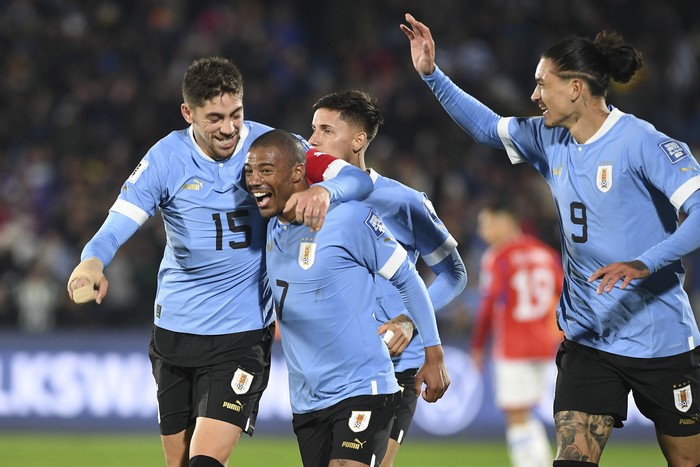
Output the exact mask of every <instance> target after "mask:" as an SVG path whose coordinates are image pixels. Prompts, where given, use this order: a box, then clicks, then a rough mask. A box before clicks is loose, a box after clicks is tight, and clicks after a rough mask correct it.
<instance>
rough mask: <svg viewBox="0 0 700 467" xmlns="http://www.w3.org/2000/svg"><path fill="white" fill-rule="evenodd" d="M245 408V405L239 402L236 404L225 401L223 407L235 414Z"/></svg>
mask: <svg viewBox="0 0 700 467" xmlns="http://www.w3.org/2000/svg"><path fill="white" fill-rule="evenodd" d="M244 406H245V404H244V403H243V402H241V401H239V400H237V401H236V402H234V403H231V402H226V401H224V405H223V407H224V408H225V409H230V410H233V411H234V412H240V411H241V410H243V407H244Z"/></svg>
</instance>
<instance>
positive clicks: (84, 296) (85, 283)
mask: <svg viewBox="0 0 700 467" xmlns="http://www.w3.org/2000/svg"><path fill="white" fill-rule="evenodd" d="M138 229H139V224H138V223H137V222H135V221H133V220H132V219H130V218H128V217H126V216H125V215H123V214H120V213H117V212H114V211H110V213H109V215H108V216H107V219H106V220H105V221H104V223H103V224H102V227H100V230H98V231H97V233H96V234H95V236H94V237H92V239H90V241H89V242H88V243H87V244H86V245H85V248H83V252H82V254H81V255H80V258H81V261H80V264H78V265H77V266H76V267H75V269H74V270H73V273H72V274H71V275H70V277H69V278H68V283H67V284H66V289H67V290H68V296H69V297H70V299H71V300H73V302H75V303H77V304H81V303H87V302H91V301H93V300H95V301H96V302H97V304H100V303H102V300H103V299H104V298H105V296H106V295H107V289H108V287H109V281H108V280H107V278H106V277H105V276H104V273H103V271H104V268H105V267H107V266H108V265H109V263H110V262H111V261H112V259H113V258H114V255H115V254H116V253H117V250H118V249H119V247H121V246H122V245H123V244H124V243H125V242H126V241H127V240H128V239H129V238H131V236H132V235H133V234H134V233H135V232H136V231H137V230H138Z"/></svg>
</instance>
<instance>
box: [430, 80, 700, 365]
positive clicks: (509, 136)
mask: <svg viewBox="0 0 700 467" xmlns="http://www.w3.org/2000/svg"><path fill="white" fill-rule="evenodd" d="M424 79H425V81H426V82H428V84H429V85H430V87H431V89H432V90H433V92H434V93H435V95H436V96H437V97H438V99H439V100H440V102H441V104H442V105H443V107H445V109H446V110H447V111H448V113H449V114H450V116H452V118H453V119H454V120H455V121H456V122H457V123H458V124H460V126H462V128H464V129H465V130H466V131H467V132H468V133H469V134H470V135H471V136H472V137H473V138H474V139H475V140H476V141H478V142H480V143H485V144H489V145H491V146H493V147H500V148H504V149H506V151H507V153H508V156H509V157H510V159H511V161H512V162H513V163H518V162H523V161H527V162H529V163H530V164H532V165H533V166H534V167H535V168H536V169H537V170H538V171H539V172H540V173H541V174H542V175H543V176H544V177H545V179H546V180H547V183H548V184H549V186H550V188H551V190H552V194H553V197H554V201H555V203H556V206H557V210H558V211H559V219H560V227H561V237H562V253H563V254H562V256H563V258H562V259H563V266H564V274H565V280H564V289H563V293H562V297H561V300H560V302H559V308H558V315H559V318H558V319H559V324H560V326H561V327H562V329H563V330H564V332H565V334H566V337H567V338H568V339H571V340H573V341H575V342H578V343H580V344H583V345H588V346H591V347H594V348H597V349H600V350H603V351H606V352H611V353H614V354H618V355H624V356H628V357H640V358H652V357H664V356H669V355H675V354H679V353H683V352H687V351H689V350H691V349H693V348H695V347H696V346H697V345H698V344H700V333H699V332H698V326H697V324H696V321H695V318H694V316H693V313H692V310H691V308H690V304H689V300H688V297H687V295H686V293H685V292H684V290H683V278H684V271H683V267H682V265H681V262H680V260H675V261H672V262H670V264H667V265H665V267H661V268H658V270H656V269H657V268H655V267H653V263H654V262H653V261H648V262H646V263H645V264H647V265H649V266H650V269H651V271H652V274H651V276H650V277H649V278H647V279H645V280H635V281H632V283H631V284H630V285H629V286H627V288H626V289H625V290H621V289H620V288H619V285H620V282H618V283H617V284H616V287H615V288H614V289H613V290H612V291H611V292H610V293H603V294H601V295H598V294H597V293H596V289H597V286H598V282H594V283H589V282H588V277H590V275H591V274H592V273H593V272H594V271H595V270H597V269H598V268H600V267H602V266H605V265H608V264H610V263H613V262H618V261H632V260H636V259H639V260H644V259H647V257H646V256H645V255H650V250H652V251H653V248H654V247H657V246H658V244H659V243H660V242H662V241H664V240H667V239H668V237H669V235H671V234H672V233H674V232H675V231H676V229H677V225H678V217H677V210H679V209H680V208H681V206H683V204H684V203H685V202H686V200H688V199H689V198H690V197H691V196H692V195H693V193H695V192H696V191H697V190H698V189H700V166H699V165H698V163H697V161H696V160H695V158H694V157H693V155H692V154H691V153H690V150H689V149H688V147H687V145H685V144H684V143H682V142H679V141H676V140H674V139H672V138H669V137H668V136H666V135H664V134H663V133H661V132H659V131H657V130H656V129H655V128H654V127H653V126H652V125H651V124H649V123H647V122H645V121H642V120H640V119H638V118H636V117H634V116H632V115H629V114H625V113H623V112H621V111H620V110H618V109H614V108H612V107H611V109H610V110H611V112H610V115H609V116H608V118H607V120H606V121H605V123H604V125H603V126H602V127H601V128H600V129H599V130H598V132H597V133H596V134H595V135H594V136H593V137H591V138H590V139H589V140H588V141H587V142H586V143H585V144H579V143H577V142H576V141H575V140H574V139H573V138H572V136H571V134H570V133H569V131H568V130H567V129H565V128H547V127H545V125H544V119H543V118H541V117H533V118H513V117H509V118H501V117H499V116H498V115H496V114H494V113H493V112H492V111H491V110H490V109H488V108H487V107H485V106H484V105H483V104H481V103H480V102H478V101H477V100H476V99H474V98H473V97H471V96H469V95H468V94H466V93H464V92H463V91H462V90H460V89H459V88H458V87H457V86H455V85H454V84H453V83H452V82H451V81H450V80H449V78H447V77H446V76H445V75H444V74H443V73H442V72H441V71H440V70H439V69H437V70H436V72H435V73H433V75H430V76H429V77H425V78H424ZM686 243H687V242H686ZM691 243H692V242H691ZM649 257H650V256H649Z"/></svg>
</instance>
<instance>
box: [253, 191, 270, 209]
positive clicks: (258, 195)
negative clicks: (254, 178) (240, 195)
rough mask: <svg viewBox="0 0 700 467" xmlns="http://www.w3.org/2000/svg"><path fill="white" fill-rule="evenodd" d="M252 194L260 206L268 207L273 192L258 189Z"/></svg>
mask: <svg viewBox="0 0 700 467" xmlns="http://www.w3.org/2000/svg"><path fill="white" fill-rule="evenodd" d="M251 194H252V195H253V197H254V198H255V202H256V203H257V204H258V207H259V208H265V207H267V206H268V205H269V204H270V199H272V193H271V192H269V191H256V192H253V193H251Z"/></svg>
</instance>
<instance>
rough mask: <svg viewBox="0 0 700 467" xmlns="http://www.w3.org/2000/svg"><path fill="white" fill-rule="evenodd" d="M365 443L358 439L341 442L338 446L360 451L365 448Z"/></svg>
mask: <svg viewBox="0 0 700 467" xmlns="http://www.w3.org/2000/svg"><path fill="white" fill-rule="evenodd" d="M366 442H367V441H360V440H359V439H357V438H355V439H353V440H352V441H343V442H342V444H341V445H340V446H341V447H343V448H350V449H357V450H360V449H362V448H363V447H364V446H365V443H366Z"/></svg>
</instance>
